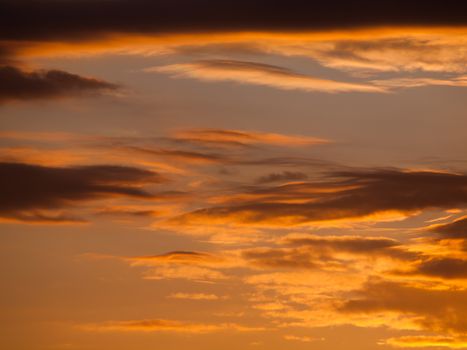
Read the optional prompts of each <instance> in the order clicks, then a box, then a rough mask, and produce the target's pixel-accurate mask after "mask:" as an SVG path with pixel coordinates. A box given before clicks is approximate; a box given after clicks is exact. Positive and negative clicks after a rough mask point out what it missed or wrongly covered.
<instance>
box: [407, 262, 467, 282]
mask: <svg viewBox="0 0 467 350" xmlns="http://www.w3.org/2000/svg"><path fill="white" fill-rule="evenodd" d="M416 272H417V273H419V274H423V275H428V276H434V277H442V278H467V260H466V259H456V258H435V259H430V260H427V261H424V262H423V263H421V264H420V265H418V267H417V270H416Z"/></svg>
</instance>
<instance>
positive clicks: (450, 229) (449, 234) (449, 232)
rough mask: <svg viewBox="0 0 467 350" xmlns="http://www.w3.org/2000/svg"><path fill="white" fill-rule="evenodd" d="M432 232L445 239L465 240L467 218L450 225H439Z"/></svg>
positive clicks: (466, 235)
mask: <svg viewBox="0 0 467 350" xmlns="http://www.w3.org/2000/svg"><path fill="white" fill-rule="evenodd" d="M432 231H434V232H436V233H438V234H440V235H441V237H443V238H463V239H467V217H463V218H460V219H459V220H456V221H453V222H451V223H449V224H444V225H437V226H435V227H434V228H432Z"/></svg>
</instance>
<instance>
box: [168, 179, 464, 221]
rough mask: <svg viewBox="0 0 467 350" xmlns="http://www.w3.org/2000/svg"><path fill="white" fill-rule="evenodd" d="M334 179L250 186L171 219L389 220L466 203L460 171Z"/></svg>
mask: <svg viewBox="0 0 467 350" xmlns="http://www.w3.org/2000/svg"><path fill="white" fill-rule="evenodd" d="M333 176H334V177H335V178H336V181H335V182H329V183H324V184H323V183H318V184H314V183H313V182H304V183H300V184H291V185H283V186H276V187H269V188H265V189H261V190H258V191H257V192H254V191H253V192H251V193H250V197H246V200H243V201H242V200H241V197H240V201H234V202H233V203H232V204H230V205H224V206H215V207H208V208H204V209H199V210H196V211H193V212H190V213H187V214H184V215H181V216H179V217H178V218H174V219H173V220H172V221H171V223H172V224H173V225H196V224H204V223H206V222H210V223H211V224H225V223H230V224H240V225H241V224H249V225H254V224H256V225H266V226H267V225H271V226H294V225H304V224H308V223H314V222H316V223H319V222H321V223H326V222H335V221H339V220H367V219H369V220H371V219H372V217H373V218H374V220H378V216H379V220H384V217H385V216H386V215H387V217H388V218H390V220H395V219H397V216H399V217H402V218H403V217H405V216H407V215H412V214H415V213H417V212H418V211H420V210H423V209H428V208H445V209H449V208H453V207H456V206H465V205H466V203H467V193H466V192H465V184H466V181H467V176H466V175H465V174H455V173H438V172H430V171H403V170H376V171H369V172H366V171H349V172H340V173H336V174H334V175H333Z"/></svg>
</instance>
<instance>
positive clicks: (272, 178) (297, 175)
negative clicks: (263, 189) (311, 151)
mask: <svg viewBox="0 0 467 350" xmlns="http://www.w3.org/2000/svg"><path fill="white" fill-rule="evenodd" d="M307 178H308V175H307V174H305V173H301V172H297V171H283V172H281V173H272V174H269V175H265V176H261V177H260V178H258V180H257V181H256V182H257V183H271V182H281V181H298V180H306V179H307Z"/></svg>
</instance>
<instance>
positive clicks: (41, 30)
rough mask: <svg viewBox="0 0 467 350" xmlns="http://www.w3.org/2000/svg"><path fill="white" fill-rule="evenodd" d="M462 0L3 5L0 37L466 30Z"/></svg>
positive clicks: (51, 0)
mask: <svg viewBox="0 0 467 350" xmlns="http://www.w3.org/2000/svg"><path fill="white" fill-rule="evenodd" d="M465 8H466V4H465V3H464V2H463V1H455V0H445V1H423V2H421V1H403V0H379V1H374V0H354V1H336V0H334V1H319V2H318V1H306V0H291V1H280V2H279V1H277V2H274V1H267V0H257V1H247V0H235V1H233V0H226V1H214V0H200V1H190V0H154V1H149V0H105V1H104V0H93V1H91V0H79V1H78V0H68V1H55V0H5V1H2V2H1V3H0V14H1V15H0V33H1V34H0V39H7V40H9V39H19V40H31V39H33V40H36V39H40V40H44V39H75V38H83V37H91V36H95V35H98V34H105V33H108V32H126V33H132V32H139V33H141V32H158V33H164V32H165V33H167V32H187V31H234V30H281V31H284V30H305V29H310V30H313V29H333V28H349V27H365V26H381V25H463V24H466V23H467V12H466V11H465Z"/></svg>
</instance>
